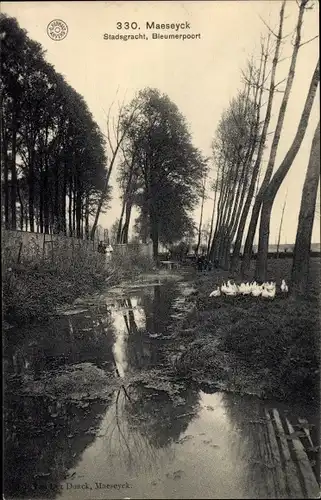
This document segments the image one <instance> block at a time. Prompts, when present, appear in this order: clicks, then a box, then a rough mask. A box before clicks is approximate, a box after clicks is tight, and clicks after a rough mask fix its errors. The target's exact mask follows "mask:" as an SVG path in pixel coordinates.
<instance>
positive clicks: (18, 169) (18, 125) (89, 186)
mask: <svg viewBox="0 0 321 500" xmlns="http://www.w3.org/2000/svg"><path fill="white" fill-rule="evenodd" d="M0 36H1V48H2V58H1V109H2V116H1V143H2V150H1V151H2V155H1V163H2V220H3V222H4V224H5V227H6V228H8V229H9V228H11V229H21V230H23V229H25V230H30V231H35V230H37V231H40V232H46V233H48V232H55V233H63V234H68V235H76V236H77V237H83V236H84V235H87V237H88V236H89V225H90V217H91V216H92V215H94V214H95V213H96V208H97V203H98V201H99V200H102V206H105V205H106V202H107V201H108V197H109V190H108V189H106V188H105V178H106V170H105V167H106V162H107V159H106V153H105V139H104V137H103V135H102V133H101V132H100V130H99V128H98V126H97V124H96V123H95V122H94V120H93V118H92V115H91V113H90V112H89V110H88V107H87V105H86V103H85V101H84V99H83V98H82V97H81V96H80V95H79V94H78V93H77V92H76V91H75V90H74V89H73V88H72V87H71V86H70V85H68V84H67V82H66V81H65V79H64V78H63V76H61V75H60V74H58V73H57V72H56V71H55V69H54V67H53V66H52V65H50V64H49V63H47V62H46V61H45V59H44V51H43V49H42V48H41V46H40V45H39V44H38V43H36V42H34V41H32V40H30V39H29V38H28V36H27V34H26V32H25V31H24V30H22V29H21V28H20V27H19V25H18V23H17V21H16V20H15V19H13V18H9V17H6V16H5V15H1V17H0Z"/></svg>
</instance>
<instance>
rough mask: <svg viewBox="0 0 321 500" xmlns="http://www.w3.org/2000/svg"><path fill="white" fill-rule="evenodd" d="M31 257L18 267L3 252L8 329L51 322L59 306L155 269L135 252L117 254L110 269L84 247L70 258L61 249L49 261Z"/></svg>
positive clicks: (103, 261)
mask: <svg viewBox="0 0 321 500" xmlns="http://www.w3.org/2000/svg"><path fill="white" fill-rule="evenodd" d="M27 255H28V254H27ZM29 255H31V256H30V257H27V258H25V259H24V260H23V262H22V263H19V264H16V263H15V262H13V260H12V258H11V254H10V252H6V251H4V252H3V259H2V284H3V319H4V320H5V322H7V323H9V325H10V324H11V325H20V324H26V323H32V322H37V321H43V320H46V319H49V318H50V317H52V315H53V314H55V311H56V308H57V307H58V306H61V305H64V304H71V303H72V302H73V301H74V300H75V299H76V298H78V297H80V296H82V295H85V294H88V293H92V292H94V291H96V290H97V289H98V290H99V289H105V288H106V287H109V286H111V285H114V284H117V283H119V282H120V281H121V280H123V279H130V278H132V277H134V276H136V275H137V274H138V273H139V272H144V271H148V270H150V269H151V268H152V262H151V260H150V259H149V258H148V257H145V256H143V255H141V254H140V253H139V252H138V251H134V250H133V251H130V252H129V253H127V254H126V255H121V254H118V253H117V252H115V255H113V258H112V261H111V262H110V263H108V264H107V265H106V262H105V256H104V255H101V254H99V253H98V252H95V253H93V252H88V251H87V250H86V249H84V248H82V247H79V248H75V249H74V250H73V253H72V255H71V256H70V255H69V256H68V254H67V253H66V249H65V248H62V247H59V246H58V247H56V249H55V252H54V258H53V259H51V260H49V261H48V260H46V259H43V258H42V256H41V255H35V254H33V253H30V254H29Z"/></svg>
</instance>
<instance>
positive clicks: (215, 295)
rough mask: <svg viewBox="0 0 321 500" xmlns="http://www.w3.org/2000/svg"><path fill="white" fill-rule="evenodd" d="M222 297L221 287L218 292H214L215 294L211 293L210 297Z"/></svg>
mask: <svg viewBox="0 0 321 500" xmlns="http://www.w3.org/2000/svg"><path fill="white" fill-rule="evenodd" d="M220 295H221V290H220V287H217V289H216V290H213V292H211V293H210V297H219V296H220Z"/></svg>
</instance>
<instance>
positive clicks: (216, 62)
mask: <svg viewBox="0 0 321 500" xmlns="http://www.w3.org/2000/svg"><path fill="white" fill-rule="evenodd" d="M280 6H281V2H279V1H278V0H272V1H268V0H253V1H250V0H238V1H231V0H217V1H204V2H203V1H187V2H179V1H161V0H158V1H151V2H140V1H135V2H133V1H124V2H122V1H114V2H89V1H88V2H86V1H84V2H76V1H75V2H59V1H55V2H41V1H40V2H28V1H26V2H6V1H4V2H2V9H1V10H2V12H3V13H5V14H7V15H10V16H13V17H15V18H16V19H17V20H18V22H19V24H20V26H21V27H22V28H24V29H26V30H27V32H28V35H29V37H30V38H32V39H33V40H36V41H38V42H39V43H40V44H41V45H42V46H43V48H44V49H45V50H46V59H47V60H48V62H50V63H51V64H53V65H54V67H55V69H56V71H57V72H59V73H61V74H63V75H64V76H65V78H66V80H67V82H68V83H69V84H70V85H71V86H72V87H73V88H74V89H75V90H76V91H77V92H78V93H80V94H81V95H82V96H83V97H84V99H85V100H86V102H87V105H88V107H89V109H90V111H91V113H92V115H93V117H94V120H95V121H96V122H97V123H98V125H99V126H100V128H101V130H102V131H103V133H106V114H105V113H106V111H107V110H108V108H109V107H110V105H111V104H112V102H114V101H115V104H114V106H113V108H112V110H113V111H112V112H113V113H115V116H116V114H117V102H118V101H124V102H125V103H127V102H130V100H131V99H132V98H133V97H134V95H135V93H136V92H137V91H139V90H140V89H143V88H145V87H153V88H158V89H159V90H160V91H161V92H163V93H166V94H167V95H168V96H169V98H170V99H171V100H172V101H173V102H175V104H176V105H177V106H178V108H179V109H180V111H181V112H182V114H183V115H184V116H185V117H186V119H187V123H188V125H189V127H190V132H191V134H192V138H193V144H194V146H196V147H197V148H199V149H200V150H201V151H202V152H203V154H204V155H205V156H211V142H212V139H213V137H214V135H215V131H216V128H217V126H218V123H219V120H220V117H221V115H222V113H223V111H224V110H225V109H226V108H227V107H228V105H229V102H230V100H231V99H232V98H233V97H234V96H235V95H236V94H237V92H238V90H240V89H241V88H242V80H241V71H242V69H244V68H245V66H246V63H247V60H248V59H249V57H251V56H253V57H255V58H256V59H258V55H259V49H260V37H261V35H266V33H267V28H266V26H265V24H264V22H263V20H264V21H265V22H266V23H268V25H269V26H270V27H271V28H272V29H276V28H277V26H278V21H279V11H280ZM318 10H319V7H318V2H315V6H314V9H313V10H309V11H307V12H306V14H305V17H304V24H303V30H302V41H303V42H304V41H307V40H309V39H311V38H313V37H315V36H316V35H318V33H319V24H318V17H319V12H318ZM297 14H298V7H297V3H296V1H295V0H288V2H287V4H286V11H285V15H286V20H285V27H284V32H285V33H286V34H288V33H291V32H292V30H293V29H294V27H295V23H296V19H297ZM54 19H61V20H63V21H64V22H65V23H66V24H67V25H68V34H67V36H66V37H65V38H64V39H63V40H60V41H56V40H52V39H51V38H50V37H49V36H48V34H47V26H48V24H49V23H50V22H51V21H52V20H54ZM153 21H154V22H155V23H185V22H187V23H189V24H190V28H189V29H188V28H187V29H185V30H183V29H182V30H181V31H178V33H183V34H184V33H185V34H186V33H190V34H195V35H198V34H200V36H199V37H197V38H195V39H189V40H159V39H157V40H153V39H152V36H151V33H152V32H156V30H146V22H148V23H151V22H153ZM118 22H120V23H122V25H123V28H122V29H121V30H118V29H117V23H118ZM126 22H129V23H137V25H138V27H137V29H136V30H135V29H132V28H131V29H129V30H126V29H124V23H126ZM133 26H135V25H133ZM138 28H140V30H139V29H138ZM161 32H162V33H164V31H161ZM105 33H107V34H119V33H123V34H127V33H130V34H137V33H141V34H144V33H145V34H146V35H147V37H148V40H147V39H144V40H142V39H141V40H136V39H135V40H128V41H123V40H104V34H105ZM291 52H292V45H291V36H289V37H288V38H287V40H286V42H285V43H284V45H283V48H282V58H283V62H281V63H280V65H279V68H278V71H277V81H281V80H283V79H284V78H285V77H286V75H287V72H288V68H289V64H290V56H291ZM318 54H319V42H318V39H316V40H313V41H312V42H311V43H308V44H306V45H304V46H302V48H301V49H300V51H299V57H298V62H297V68H296V75H295V81H294V85H293V89H292V93H291V97H290V101H289V104H288V109H287V114H286V118H285V122H284V127H283V130H282V134H281V140H280V144H279V149H278V154H277V158H276V168H277V167H278V165H279V164H280V162H281V161H282V160H283V158H284V156H285V154H286V152H287V150H288V148H289V147H290V145H291V142H292V140H293V138H294V135H295V133H296V130H297V124H298V122H299V119H300V115H301V112H302V109H303V106H304V101H305V98H306V94H307V91H308V88H309V85H310V80H311V77H312V74H313V71H314V69H315V66H316V63H317V59H318ZM279 88H280V89H282V88H284V84H283V86H282V84H281V85H280V87H279ZM282 95H283V94H281V93H279V94H278V95H277V99H276V100H275V102H274V106H273V109H272V120H271V124H270V129H269V133H270V135H269V138H270V140H271V137H272V134H273V131H274V126H275V123H276V119H277V114H278V109H279V106H280V100H281V98H282ZM318 120H319V94H318V96H317V98H316V99H315V102H314V106H313V110H312V114H311V117H310V121H309V126H308V129H307V132H306V135H305V138H304V141H303V143H302V146H301V149H300V151H299V153H298V155H297V157H296V159H295V162H294V163H293V165H292V167H291V170H290V172H289V173H288V175H287V177H286V179H285V181H284V183H283V184H282V187H281V188H280V190H279V193H278V195H277V198H276V200H275V203H274V207H273V212H272V219H271V233H270V243H271V244H274V243H275V242H276V240H277V236H278V231H279V226H280V219H281V213H282V208H283V204H284V201H285V199H286V208H285V212H284V220H283V226H282V236H281V242H284V243H292V242H294V240H295V234H296V230H297V223H298V214H299V209H300V202H301V193H302V186H303V182H304V178H305V173H306V169H307V165H308V160H309V152H310V147H311V142H312V138H313V134H314V131H315V128H316V125H317V122H318ZM269 142H270V141H269ZM268 154H269V148H266V152H265V157H264V162H265V163H264V164H265V165H266V160H267V158H268ZM116 174H117V172H116V170H115V171H114V172H113V175H112V179H111V182H112V186H113V199H112V201H111V203H110V208H109V210H108V211H107V212H106V213H105V214H103V215H102V216H101V217H100V220H99V223H100V224H101V225H102V226H103V227H106V228H110V226H111V225H112V223H113V222H114V221H115V219H116V218H117V217H119V214H120V211H121V201H120V199H119V191H118V188H117V182H116ZM211 197H212V193H211V191H210V190H209V191H208V199H207V201H206V203H205V207H204V221H205V223H206V221H207V220H209V219H210V217H211V212H212V203H213V201H212V198H211ZM199 214H200V207H198V208H197V210H196V211H195V213H194V217H195V221H196V222H197V223H198V220H199ZM319 224H320V221H319V219H318V218H316V220H315V224H314V230H313V235H312V241H313V242H320V228H319Z"/></svg>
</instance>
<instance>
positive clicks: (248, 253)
mask: <svg viewBox="0 0 321 500" xmlns="http://www.w3.org/2000/svg"><path fill="white" fill-rule="evenodd" d="M284 10H285V1H284V2H283V3H282V7H281V11H280V23H279V31H278V35H277V42H276V47H275V53H274V58H273V63H272V71H271V82H270V90H269V100H268V105H267V111H266V116H265V120H264V127H263V131H262V137H261V143H260V149H259V152H258V157H257V160H256V163H255V167H254V176H253V177H252V180H251V184H250V188H249V192H248V197H247V200H246V203H245V205H244V210H243V214H242V217H241V221H240V226H239V230H238V237H237V238H238V246H241V242H240V237H241V235H243V231H244V227H245V224H246V220H247V216H248V212H249V209H250V206H251V201H252V197H253V194H254V189H255V184H256V178H257V174H258V172H259V168H260V165H261V160H262V156H263V152H264V147H265V141H266V136H267V131H268V126H269V123H270V118H271V111H272V104H273V97H274V92H275V88H276V84H275V76H276V68H277V65H278V62H279V55H280V47H281V42H282V37H283V21H284ZM293 54H294V50H293ZM293 54H292V61H291V67H292V66H293V65H292V62H293ZM294 62H296V57H295V59H294ZM293 76H294V73H293ZM289 78H290V74H289ZM289 78H288V81H287V86H288V83H290V90H291V87H292V82H291V80H289ZM292 80H293V79H292ZM288 94H289V92H288ZM288 94H287V99H286V100H285V96H286V94H284V97H283V101H282V105H281V108H280V112H279V117H278V123H277V127H276V130H275V133H274V137H273V143H272V146H271V152H270V158H269V163H268V166H267V170H266V173H265V177H264V179H263V182H262V185H261V188H260V190H259V192H258V193H257V195H256V198H255V202H254V206H253V209H252V214H251V220H250V224H249V228H248V233H247V237H246V241H245V245H244V251H243V258H242V265H241V273H242V275H244V274H245V273H246V272H247V270H248V269H249V267H250V261H251V257H252V252H253V240H254V236H255V232H256V227H257V221H258V218H259V215H260V211H261V205H262V199H263V193H264V191H265V189H266V187H267V186H268V183H269V180H270V178H271V175H272V173H273V168H274V163H275V156H276V152H277V146H278V142H279V137H280V132H281V129H282V126H283V121H284V115H285V109H286V105H287V101H288ZM283 102H284V103H285V107H284V105H283ZM281 109H282V110H284V114H283V118H282V119H280V115H281ZM241 230H242V233H241ZM238 251H239V250H238Z"/></svg>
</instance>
